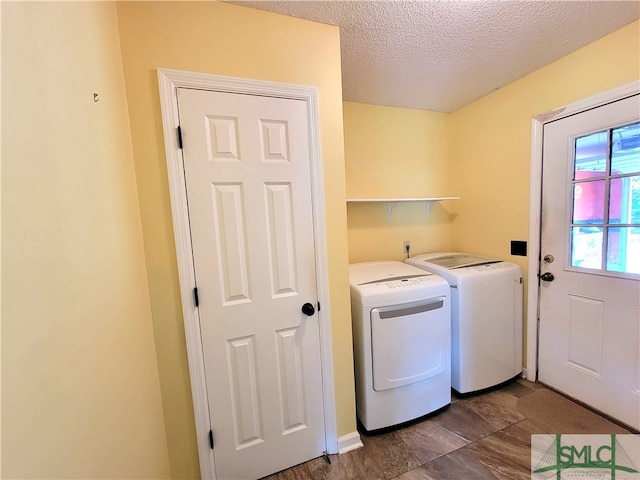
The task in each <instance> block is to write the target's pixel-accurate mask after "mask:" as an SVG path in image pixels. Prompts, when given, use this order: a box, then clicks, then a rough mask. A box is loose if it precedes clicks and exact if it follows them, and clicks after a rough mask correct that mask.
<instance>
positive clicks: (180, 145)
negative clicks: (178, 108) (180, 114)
mask: <svg viewBox="0 0 640 480" xmlns="http://www.w3.org/2000/svg"><path fill="white" fill-rule="evenodd" d="M176 132H177V134H178V148H179V149H182V128H180V125H178V128H176Z"/></svg>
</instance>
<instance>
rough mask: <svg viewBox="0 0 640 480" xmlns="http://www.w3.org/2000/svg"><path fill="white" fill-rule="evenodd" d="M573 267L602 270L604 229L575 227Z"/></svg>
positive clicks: (573, 235) (572, 242)
mask: <svg viewBox="0 0 640 480" xmlns="http://www.w3.org/2000/svg"><path fill="white" fill-rule="evenodd" d="M571 230H572V232H571V266H573V267H582V268H597V269H600V268H602V236H603V235H602V227H573V228H572V229H571Z"/></svg>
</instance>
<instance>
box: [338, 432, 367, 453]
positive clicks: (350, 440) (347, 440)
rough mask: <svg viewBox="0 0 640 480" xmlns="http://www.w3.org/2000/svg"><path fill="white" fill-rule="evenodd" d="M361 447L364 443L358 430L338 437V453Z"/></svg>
mask: <svg viewBox="0 0 640 480" xmlns="http://www.w3.org/2000/svg"><path fill="white" fill-rule="evenodd" d="M360 447H364V445H363V444H362V440H360V434H359V433H358V432H353V433H350V434H348V435H344V436H343V437H340V438H338V453H347V452H350V451H351V450H355V449H357V448H360Z"/></svg>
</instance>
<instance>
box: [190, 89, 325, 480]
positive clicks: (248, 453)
mask: <svg viewBox="0 0 640 480" xmlns="http://www.w3.org/2000/svg"><path fill="white" fill-rule="evenodd" d="M178 110H179V115H180V124H181V129H182V136H183V141H184V144H183V152H184V164H185V178H186V189H187V199H188V209H189V220H190V228H191V238H192V244H193V256H194V266H195V277H196V284H197V292H198V298H199V307H198V310H199V319H200V328H201V335H202V343H203V351H204V366H205V377H206V385H207V396H208V403H209V410H210V416H211V425H212V430H213V439H214V457H215V469H216V475H217V477H218V478H220V479H227V478H233V479H240V478H259V477H261V476H264V475H267V474H270V473H273V472H276V471H278V470H281V469H284V468H287V467H290V466H292V465H295V464H298V463H301V462H304V461H306V460H309V459H311V458H314V457H317V456H319V455H321V454H322V453H323V451H325V429H324V414H323V402H322V398H323V397H322V376H321V373H322V372H321V362H320V360H321V359H320V340H319V325H318V314H317V313H314V312H312V311H311V309H309V310H307V313H306V314H305V313H303V312H302V307H303V305H304V304H307V303H308V304H310V305H308V306H307V307H314V308H315V307H317V293H316V270H315V268H316V265H315V253H314V237H313V223H312V221H313V216H312V201H311V183H310V167H309V136H308V125H307V110H306V103H305V102H304V101H300V100H291V99H283V98H273V97H264V96H254V95H243V94H232V93H218V92H211V91H204V90H194V89H185V88H179V89H178Z"/></svg>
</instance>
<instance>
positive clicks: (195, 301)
mask: <svg viewBox="0 0 640 480" xmlns="http://www.w3.org/2000/svg"><path fill="white" fill-rule="evenodd" d="M193 301H194V303H195V304H196V307H199V306H200V299H199V298H198V287H194V289H193Z"/></svg>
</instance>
